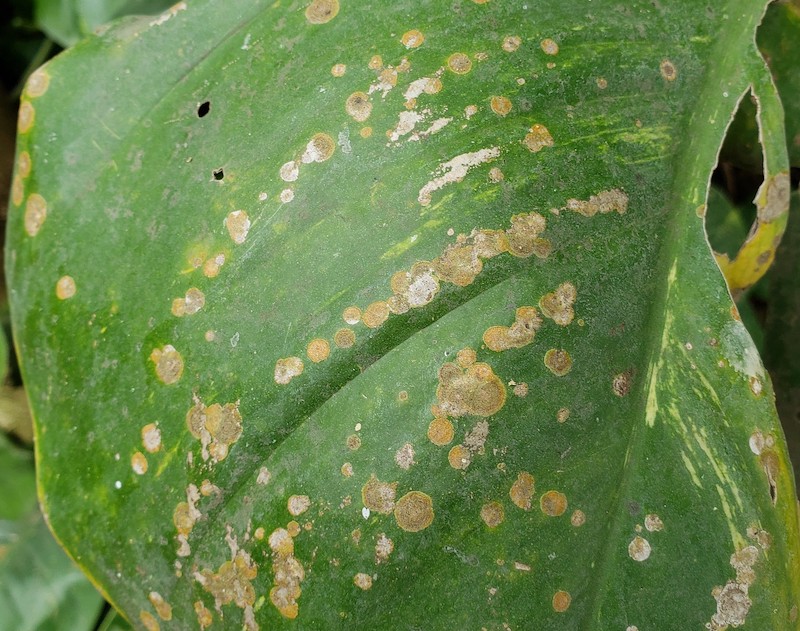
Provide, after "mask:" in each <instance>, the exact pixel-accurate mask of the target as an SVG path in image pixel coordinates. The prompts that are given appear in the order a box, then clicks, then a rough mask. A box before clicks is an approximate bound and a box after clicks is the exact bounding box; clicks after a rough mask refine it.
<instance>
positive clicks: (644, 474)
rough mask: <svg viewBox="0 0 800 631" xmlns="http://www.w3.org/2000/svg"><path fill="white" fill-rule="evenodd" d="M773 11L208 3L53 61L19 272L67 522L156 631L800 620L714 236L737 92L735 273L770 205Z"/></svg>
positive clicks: (58, 526) (769, 237)
mask: <svg viewBox="0 0 800 631" xmlns="http://www.w3.org/2000/svg"><path fill="white" fill-rule="evenodd" d="M334 9H336V10H334ZM763 9H764V6H763V4H762V6H757V3H753V2H746V1H744V0H739V1H729V2H722V3H717V4H716V5H714V7H713V8H710V9H706V8H705V7H703V8H702V9H699V8H698V7H697V5H696V3H691V2H679V1H677V0H670V1H666V2H661V3H659V4H658V5H653V4H652V3H650V2H637V1H634V2H630V3H626V4H625V5H624V6H623V5H619V4H618V3H612V2H610V1H608V0H604V1H595V2H593V3H592V6H591V11H589V10H588V9H587V10H584V9H576V6H575V5H572V4H567V3H557V2H546V3H544V4H542V3H539V4H532V3H529V4H526V5H522V4H519V3H513V5H512V3H504V2H497V1H491V2H459V3H455V4H453V3H440V2H433V1H427V2H419V1H417V2H410V1H407V2H403V1H398V2H394V3H380V4H379V3H369V2H361V3H356V2H345V1H342V2H341V4H340V3H338V2H334V1H333V0H314V1H313V2H312V3H311V4H308V6H306V4H305V3H291V4H290V3H283V2H269V3H267V2H252V1H247V2H245V1H244V0H241V1H232V2H229V3H226V5H225V10H224V11H221V10H220V4H219V3H214V2H210V1H197V2H194V3H192V4H191V5H189V6H188V8H185V9H183V8H182V7H181V8H176V9H175V10H174V11H173V12H172V13H169V14H166V15H165V16H164V17H163V18H162V19H157V20H152V19H148V20H126V21H124V22H121V23H119V24H118V25H117V26H115V27H112V28H111V29H109V30H108V31H107V32H106V33H104V34H103V35H102V36H100V37H96V38H91V39H89V40H86V41H84V42H82V43H80V44H78V45H76V46H75V47H74V48H73V49H71V50H69V51H67V52H66V53H65V54H63V55H61V56H60V57H59V58H57V59H56V60H54V61H53V62H51V63H50V64H48V65H47V66H46V67H44V68H43V69H41V70H40V71H39V72H38V73H37V74H35V75H34V76H33V78H32V79H31V81H30V82H29V84H28V86H27V88H26V93H25V97H24V99H23V103H22V107H21V114H20V130H19V131H20V135H19V141H18V142H19V147H18V167H17V171H16V175H15V189H14V192H15V194H12V203H13V207H12V209H11V215H10V224H9V233H8V235H9V236H8V247H7V253H8V254H7V269H8V274H9V283H10V287H11V292H12V293H11V295H12V317H13V323H14V327H15V336H16V344H17V347H18V348H19V351H20V355H21V358H22V359H21V363H22V371H23V377H24V379H25V382H26V385H27V388H28V392H29V396H30V399H31V404H32V408H33V410H34V415H35V418H36V432H37V436H36V438H37V442H36V448H37V451H38V457H39V462H40V463H41V466H40V468H39V470H38V475H39V484H40V487H41V489H42V501H43V504H44V506H45V510H46V512H47V515H48V518H49V520H50V523H51V524H52V526H53V528H54V530H55V532H56V533H58V536H59V539H60V540H61V541H62V542H63V544H64V545H65V546H66V547H67V549H68V550H69V551H70V552H71V554H72V555H73V556H74V557H75V558H76V559H77V560H78V562H79V563H80V564H81V565H82V567H83V568H84V569H85V570H86V571H87V572H88V573H89V574H90V575H91V576H92V577H93V578H94V580H95V581H96V582H97V583H98V584H99V585H101V586H102V588H103V590H104V591H105V592H106V594H107V595H108V597H109V598H110V599H111V601H112V602H113V603H114V605H115V606H116V607H117V608H118V609H119V610H120V611H121V612H122V613H123V614H124V615H125V616H126V617H127V618H128V619H129V620H130V621H131V622H132V623H133V624H135V625H138V626H139V627H143V628H148V629H154V628H157V627H158V626H159V625H163V626H164V628H171V627H172V626H175V627H183V626H192V627H193V626H194V625H195V621H196V622H197V623H198V624H199V625H200V626H207V625H208V624H213V625H214V627H212V628H238V627H239V626H240V625H243V626H245V627H247V628H251V629H252V628H256V627H260V628H265V629H266V628H269V629H273V628H289V627H297V628H318V629H319V628H325V629H328V628H339V627H346V628H353V629H365V628H370V629H372V628H386V629H394V628H425V629H452V628H467V627H476V628H481V627H485V628H487V629H500V628H503V626H504V625H505V626H508V627H511V628H537V629H562V628H565V627H566V628H580V629H626V628H627V629H629V630H630V629H631V628H638V629H674V628H681V629H684V628H685V629H694V628H703V625H708V628H711V629H721V628H723V627H725V626H734V625H739V626H740V625H741V624H743V623H746V625H747V627H748V628H754V629H771V628H775V629H781V628H788V627H789V626H790V625H791V624H793V623H794V621H795V620H796V618H797V603H798V594H799V592H800V565H799V561H798V552H800V550H799V549H798V523H797V511H796V497H795V491H794V485H793V478H792V474H791V470H790V467H789V464H788V460H787V454H786V446H785V442H784V439H783V436H782V433H781V429H780V425H779V423H778V420H777V416H776V413H775V407H774V403H773V395H772V390H771V385H770V381H769V378H768V376H767V375H766V373H765V372H764V369H763V367H762V365H761V361H760V359H759V357H758V354H757V352H756V350H755V348H754V346H753V344H752V341H751V339H750V337H749V335H748V333H747V331H746V329H745V328H744V326H743V325H742V323H741V322H740V321H739V319H738V314H737V312H736V309H735V307H734V305H733V302H732V300H731V298H730V294H729V292H728V289H727V286H726V284H725V280H724V278H723V276H722V275H721V273H720V270H719V268H718V267H717V265H716V263H715V261H714V258H713V257H712V255H711V252H710V249H709V247H708V243H707V241H706V237H705V232H704V228H703V214H704V211H705V204H706V195H707V188H708V182H709V178H710V174H711V171H712V169H713V168H714V165H715V162H716V156H717V152H718V149H719V147H720V145H721V143H722V139H723V137H724V135H725V130H726V127H727V125H728V124H729V122H730V120H731V118H732V117H733V113H734V111H735V110H736V107H737V103H738V101H739V99H740V98H741V97H743V96H744V95H745V94H747V93H748V92H752V93H753V94H754V95H755V98H757V99H758V100H759V103H760V108H759V119H758V122H759V125H760V126H761V137H762V139H763V143H764V155H765V162H766V171H765V178H766V180H765V184H764V186H763V187H762V191H761V195H760V197H759V200H758V202H757V206H758V209H759V225H758V226H757V229H756V231H755V232H754V235H753V238H752V239H751V241H750V242H748V244H746V246H745V247H746V248H747V249H746V250H745V252H744V255H742V254H740V255H739V258H737V259H736V260H734V261H733V262H732V263H731V264H730V265H729V271H731V277H732V278H734V277H735V278H738V279H739V281H741V282H740V284H739V286H746V284H747V283H749V282H751V281H752V279H753V278H754V277H756V276H757V275H759V274H760V273H763V271H764V269H766V266H767V265H768V263H769V261H768V260H767V259H769V258H770V257H771V254H769V248H771V247H774V246H775V243H776V241H777V240H778V239H779V238H780V235H781V233H782V231H783V226H784V225H785V221H786V212H785V211H786V208H785V206H786V205H785V203H784V202H785V201H786V196H784V195H783V194H784V193H785V192H786V191H787V190H788V176H787V172H788V162H787V154H786V145H785V142H784V128H783V123H782V110H781V106H780V102H779V100H778V98H777V93H776V92H775V89H774V86H773V85H772V83H771V79H770V76H769V72H768V70H767V68H766V66H765V64H764V61H763V60H762V58H761V57H760V55H759V53H758V51H757V50H756V47H755V29H756V26H757V24H758V23H759V21H760V19H761V16H762V10H763ZM339 64H341V65H339ZM345 66H346V67H345ZM88 74H91V76H92V78H93V81H92V82H91V83H86V82H85V81H84V80H83V78H85V77H86V76H87V75H88ZM29 163H30V165H32V166H31V168H28V166H29ZM765 251H766V252H768V254H767V255H766V256H765V258H764V260H761V259H759V256H757V255H760V254H761V253H763V252H765ZM741 283H744V285H742V284H741ZM451 432H452V435H451ZM292 618H296V619H295V620H294V621H292V620H290V619H292Z"/></svg>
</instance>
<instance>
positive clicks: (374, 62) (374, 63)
mask: <svg viewBox="0 0 800 631" xmlns="http://www.w3.org/2000/svg"><path fill="white" fill-rule="evenodd" d="M367 67H368V68H370V69H371V70H381V69H382V68H383V57H381V56H380V55H373V56H372V57H371V58H370V60H369V63H368V64H367Z"/></svg>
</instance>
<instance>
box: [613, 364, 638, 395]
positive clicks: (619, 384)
mask: <svg viewBox="0 0 800 631" xmlns="http://www.w3.org/2000/svg"><path fill="white" fill-rule="evenodd" d="M632 380H633V372H632V371H630V370H626V371H625V372H621V373H619V374H618V375H614V379H613V380H612V381H611V390H612V391H613V392H614V394H616V395H617V396H618V397H624V396H627V395H628V393H629V392H630V391H631V381H632Z"/></svg>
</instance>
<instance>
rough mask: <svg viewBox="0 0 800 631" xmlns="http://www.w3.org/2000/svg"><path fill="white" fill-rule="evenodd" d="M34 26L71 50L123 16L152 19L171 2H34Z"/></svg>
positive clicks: (57, 0) (148, 0)
mask: <svg viewBox="0 0 800 631" xmlns="http://www.w3.org/2000/svg"><path fill="white" fill-rule="evenodd" d="M34 4H35V12H36V22H37V24H38V26H39V28H41V29H42V30H43V31H44V32H45V33H47V35H48V36H49V37H50V38H52V39H53V40H55V41H56V42H58V43H59V44H61V45H62V46H64V47H67V46H72V45H73V44H75V43H76V42H77V41H78V40H80V39H81V38H82V37H85V36H86V35H89V34H90V33H92V32H94V31H95V30H96V29H97V28H99V27H100V26H102V25H104V24H106V23H108V22H110V21H111V20H113V19H114V18H118V17H120V16H123V15H151V14H155V13H160V12H161V11H163V10H165V9H166V8H167V7H168V6H170V5H171V4H173V3H172V2H171V0H34Z"/></svg>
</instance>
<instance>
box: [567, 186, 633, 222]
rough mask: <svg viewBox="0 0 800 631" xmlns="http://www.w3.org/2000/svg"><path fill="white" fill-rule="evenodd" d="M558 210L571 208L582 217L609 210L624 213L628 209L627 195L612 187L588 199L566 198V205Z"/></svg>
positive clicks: (608, 211) (604, 212)
mask: <svg viewBox="0 0 800 631" xmlns="http://www.w3.org/2000/svg"><path fill="white" fill-rule="evenodd" d="M560 210H571V211H574V212H576V213H580V214H581V215H583V216H584V217H594V215H596V214H597V213H601V214H606V213H610V212H617V213H618V214H620V215H624V214H625V213H626V212H627V210H628V195H627V194H626V193H625V192H624V191H622V190H620V189H618V188H613V189H611V190H608V191H600V192H599V193H598V194H597V195H592V196H591V197H590V198H589V199H588V200H581V199H568V200H567V205H566V206H564V207H563V208H561V209H560Z"/></svg>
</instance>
